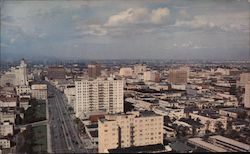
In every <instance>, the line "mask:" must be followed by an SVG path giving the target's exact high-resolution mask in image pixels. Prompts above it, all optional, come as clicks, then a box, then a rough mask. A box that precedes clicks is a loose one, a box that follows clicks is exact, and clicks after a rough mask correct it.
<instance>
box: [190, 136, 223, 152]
mask: <svg viewBox="0 0 250 154" xmlns="http://www.w3.org/2000/svg"><path fill="white" fill-rule="evenodd" d="M188 145H189V146H191V147H194V148H195V149H196V150H197V151H198V152H227V150H226V149H224V148H221V147H219V146H216V145H214V144H211V143H208V142H206V141H203V140H202V139H201V138H190V139H188Z"/></svg>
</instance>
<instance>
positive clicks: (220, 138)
mask: <svg viewBox="0 0 250 154" xmlns="http://www.w3.org/2000/svg"><path fill="white" fill-rule="evenodd" d="M209 138H212V139H217V140H220V141H223V142H226V143H229V144H232V145H234V146H237V147H240V148H242V149H247V150H249V149H250V145H248V144H245V143H242V142H239V141H236V140H233V139H230V138H227V137H224V136H220V135H215V136H210V137H209Z"/></svg>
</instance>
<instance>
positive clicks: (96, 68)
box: [88, 64, 101, 78]
mask: <svg viewBox="0 0 250 154" xmlns="http://www.w3.org/2000/svg"><path fill="white" fill-rule="evenodd" d="M88 75H89V78H97V77H99V76H100V75H101V65H99V64H91V65H88Z"/></svg>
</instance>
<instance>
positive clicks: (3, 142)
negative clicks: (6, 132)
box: [0, 139, 10, 149]
mask: <svg viewBox="0 0 250 154" xmlns="http://www.w3.org/2000/svg"><path fill="white" fill-rule="evenodd" d="M0 147H2V149H9V148H10V140H8V139H0ZM0 149H1V148H0Z"/></svg>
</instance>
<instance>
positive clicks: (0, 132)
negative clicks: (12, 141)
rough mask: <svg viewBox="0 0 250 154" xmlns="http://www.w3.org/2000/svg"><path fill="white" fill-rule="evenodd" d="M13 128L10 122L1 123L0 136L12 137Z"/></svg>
mask: <svg viewBox="0 0 250 154" xmlns="http://www.w3.org/2000/svg"><path fill="white" fill-rule="evenodd" d="M13 133H14V126H13V124H12V123H10V122H2V123H1V125H0V136H7V135H13Z"/></svg>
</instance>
